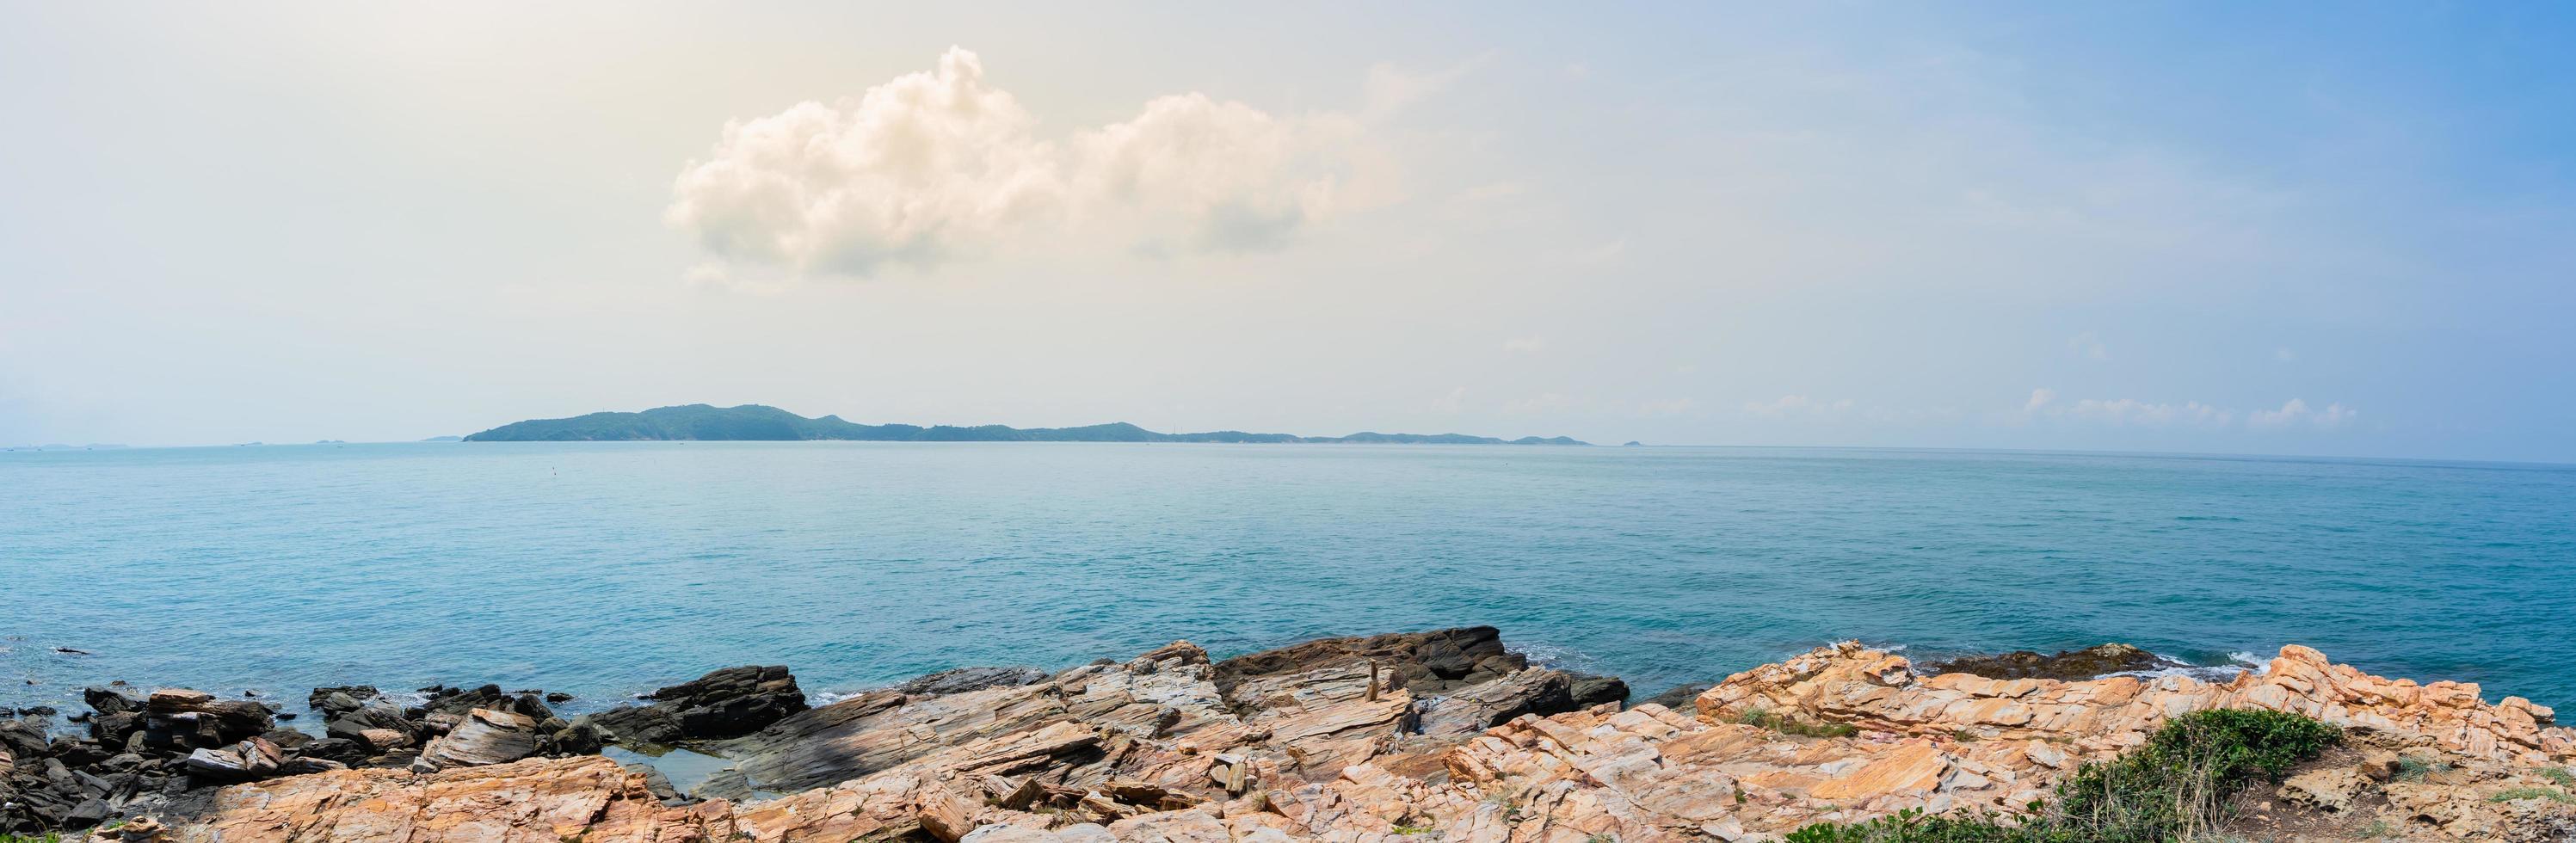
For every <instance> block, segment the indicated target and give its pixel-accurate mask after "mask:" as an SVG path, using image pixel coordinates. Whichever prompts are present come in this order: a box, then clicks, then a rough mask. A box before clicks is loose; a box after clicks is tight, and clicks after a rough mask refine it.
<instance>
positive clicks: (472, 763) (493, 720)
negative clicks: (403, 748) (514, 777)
mask: <svg viewBox="0 0 2576 843" xmlns="http://www.w3.org/2000/svg"><path fill="white" fill-rule="evenodd" d="M536 751H537V722H536V721H535V720H533V719H530V718H529V717H528V716H527V715H524V714H517V713H513V712H508V711H493V710H491V709H485V708H478V709H473V710H471V711H468V712H466V716H465V721H464V723H463V724H461V725H459V726H457V727H456V730H455V731H453V732H449V733H448V734H447V735H446V736H444V737H441V738H438V739H436V740H432V741H430V742H429V745H428V746H426V747H423V748H422V749H421V752H420V760H422V761H426V762H429V763H430V764H433V765H436V769H441V770H444V769H449V768H454V767H484V766H490V765H493V764H507V763H509V762H512V761H517V760H519V759H522V758H526V757H528V756H530V755H534V754H536Z"/></svg>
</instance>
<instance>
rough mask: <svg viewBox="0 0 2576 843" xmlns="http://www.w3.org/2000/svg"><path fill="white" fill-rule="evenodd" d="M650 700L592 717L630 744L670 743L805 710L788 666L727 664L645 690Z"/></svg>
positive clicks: (755, 727)
mask: <svg viewBox="0 0 2576 843" xmlns="http://www.w3.org/2000/svg"><path fill="white" fill-rule="evenodd" d="M645 699H649V700H654V701H655V702H654V703H653V704H651V705H645V706H619V707H617V708H615V709H611V710H609V711H606V712H602V713H600V714H597V715H593V716H591V717H590V718H588V720H589V721H590V722H591V723H593V724H595V725H597V726H598V727H599V728H601V729H603V730H606V731H607V732H608V733H609V734H610V736H612V737H613V738H614V739H616V740H618V741H623V742H626V743H646V744H670V743H678V742H681V741H694V740H716V739H722V738H735V737H741V736H743V735H747V734H750V733H752V732H756V731H759V730H760V729H762V728H763V727H766V726H768V725H770V724H772V723H776V722H778V721H779V720H781V719H783V718H786V717H788V716H789V715H793V714H796V713H797V712H801V711H804V710H805V692H804V691H803V690H801V689H799V688H797V687H796V677H795V676H794V675H792V674H790V673H788V671H787V668H785V667H778V666H771V667H728V668H725V669H722V670H718V671H714V672H711V673H708V674H707V675H705V676H701V677H698V678H696V679H694V680H691V681H688V682H683V683H680V684H678V685H673V686H670V687H668V688H663V689H661V690H659V691H654V692H653V693H650V694H646V695H645Z"/></svg>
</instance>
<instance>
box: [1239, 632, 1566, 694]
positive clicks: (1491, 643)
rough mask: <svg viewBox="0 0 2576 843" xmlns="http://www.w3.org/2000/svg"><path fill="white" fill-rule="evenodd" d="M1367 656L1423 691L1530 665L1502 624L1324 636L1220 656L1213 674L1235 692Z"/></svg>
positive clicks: (1487, 679) (1469, 682) (1400, 681)
mask: <svg viewBox="0 0 2576 843" xmlns="http://www.w3.org/2000/svg"><path fill="white" fill-rule="evenodd" d="M1368 661H1375V662H1377V663H1378V664H1379V666H1381V667H1383V668H1386V669H1387V670H1389V671H1390V672H1391V673H1393V675H1394V677H1395V680H1394V683H1393V684H1395V685H1396V686H1398V687H1402V688H1405V689H1407V690H1410V691H1412V692H1413V693H1414V694H1416V695H1421V696H1430V695H1437V694H1445V693H1449V692H1451V691H1455V690H1458V689H1460V688H1465V687H1469V686H1472V685H1480V684H1483V683H1486V682H1491V681H1494V680H1496V679H1500V678H1502V677H1504V676H1507V675H1510V674H1511V673H1512V672H1513V671H1517V670H1520V669H1521V668H1525V667H1528V666H1529V659H1527V658H1525V657H1523V656H1521V655H1520V654H1518V653H1514V652H1511V651H1508V650H1505V649H1503V635H1502V631H1501V630H1497V629H1495V628H1493V627H1490V626H1469V627H1459V628H1456V629H1435V630H1431V631H1428V632H1397V633H1389V634H1386V635H1370V636H1365V637H1351V638H1324V639H1319V640H1315V641H1308V642H1305V643H1303V644H1296V645H1292V646H1287V647H1281V648H1279V649H1276V650H1264V651H1262V652H1258V653H1253V654H1250V655H1244V656H1236V657H1234V658H1231V659H1226V660H1224V661H1221V662H1217V663H1216V676H1215V679H1216V686H1217V690H1218V691H1219V692H1221V693H1226V694H1232V693H1233V692H1234V688H1235V686H1236V685H1239V684H1242V683H1243V682H1244V680H1247V679H1254V678H1258V677H1263V676H1281V675H1286V674H1291V673H1303V672H1305V671H1309V670H1314V669H1317V668H1323V667H1335V666H1340V665H1346V664H1358V663H1363V662H1368Z"/></svg>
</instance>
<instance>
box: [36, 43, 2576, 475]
mask: <svg viewBox="0 0 2576 843" xmlns="http://www.w3.org/2000/svg"><path fill="white" fill-rule="evenodd" d="M389 5H390V4H317V5H313V6H309V7H290V6H279V5H264V4H263V5H252V4H221V5H210V4H192V5H179V4H128V3H117V4H94V3H50V2H45V3H38V2H10V3H6V4H5V5H0V10H4V11H5V15H6V25H4V26H0V121H5V122H0V444H14V443H25V442H129V443H136V444H190V443H222V442H233V441H248V440H264V441H269V442H291V441H311V440H315V439H322V438H335V439H350V440H382V439H414V438H420V437H426V436H432V435H439V434H461V433H467V432H471V431H474V430H478V429H482V428H485V427H490V426H494V425H497V424H501V423H504V422H509V421H514V420H518V419H522V418H531V417H552V416H563V415H572V414H577V413H582V412H588V411H593V410H602V409H625V410H633V409H643V408H646V407H653V406H660V405H666V404H678V403H692V402H709V403H716V404H733V403H744V402H757V403H766V404H774V405H777V406H780V407H784V408H787V409H790V410H793V411H796V412H800V413H804V414H806V415H822V414H825V413H837V414H839V415H841V416H843V417H845V418H848V419H851V420H853V421H862V422H887V421H903V422H915V423H986V422H993V423H1004V424H1014V425H1022V426H1030V425H1067V424H1086V423H1095V422H1104V421H1113V420H1127V421H1133V422H1136V423H1138V424H1142V425H1145V426H1147V427H1150V428H1155V429H1163V430H1170V429H1189V430H1203V429H1218V428H1235V429H1244V430H1260V431H1284V432H1295V433H1310V434H1340V433H1348V432H1352V431H1356V430H1363V429H1371V430H1382V431H1390V430H1401V431H1413V432H1443V431H1462V432H1471V433H1481V434H1492V435H1504V436H1519V435H1523V434H1542V435H1554V434H1567V435H1572V436H1577V437H1581V438H1585V439H1590V440H1594V441H1598V442H1612V443H1615V442H1620V441H1625V440H1629V439H1640V440H1645V441H1647V442H1650V443H1674V444H1822V445H1890V446H1945V447H1946V446H1964V447H2017V448H2088V449H2124V450H2126V449H2134V450H2188V451H2215V452H2253V453H2301V454H2308V453H2313V454H2353V455H2391V456H2423V457H2468V458H2493V459H2517V460H2552V461H2570V460H2576V376H2571V374H2570V372H2571V370H2576V340H2571V339H2570V335H2571V331H2570V322H2571V317H2576V170H2571V166H2570V165H2571V157H2576V51H2571V50H2569V49H2568V48H2567V45H2568V44H2569V43H2571V42H2576V6H2570V5H2566V4H2460V5H2456V6H2446V5H2438V4H2429V3H2404V4H2399V3H2380V4H2336V5H2317V4H2297V5H2292V6H2286V7H2279V8H2262V7H2252V6H2246V5H2243V4H2215V3H2208V4H2198V3H2181V4H2171V3H2167V4H2071V5H2074V6H2076V7H2077V8H2072V9H2060V8H2051V6H2057V5H2068V4H2038V3H2026V4H1988V3H1978V4H1962V5H1951V6H1947V7H1935V6H1930V5H1925V4H1912V3H1907V4H1885V5H1821V4H1794V5H1797V6H1799V7H1800V8H1795V9H1788V10H1783V9H1778V8H1773V6H1777V5H1784V4H1762V5H1746V6H1708V5H1701V4H1691V5H1681V6H1670V7H1630V8H1627V9H1624V10H1603V9H1601V8H1596V7H1595V6H1596V4H1551V5H1546V6H1498V5H1494V4H1486V3H1476V4H1462V5H1432V4H1398V5H1395V6H1392V7H1383V8H1374V7H1365V6H1357V5H1353V6H1329V5H1328V6H1322V7H1298V8H1295V9H1293V10H1291V9H1287V8H1285V7H1268V6H1260V7H1256V6H1238V5H1232V4H1225V5H1219V4H1162V5H1150V6H1148V5H1107V4H1089V3H1085V4H1045V5H1033V6H1028V7H1024V8H1016V9H1004V8H1001V7H990V6H982V5H977V6H973V7H968V8H960V9H949V8H936V7H942V6H946V5H948V4H918V3H916V4H902V5H888V6H884V7H879V8H873V9H854V8H851V7H849V6H847V5H845V4H828V5H814V6H800V5H792V4H695V5H685V6H661V5H651V4H638V3H622V2H621V3H613V4H602V5H580V4H571V3H545V4H521V3H511V4H496V5H489V6H477V5H473V4H418V5H415V6H413V7H411V8H409V9H408V10H397V9H392V8H386V7H385V6H389Z"/></svg>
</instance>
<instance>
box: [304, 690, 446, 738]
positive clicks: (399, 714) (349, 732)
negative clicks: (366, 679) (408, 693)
mask: <svg viewBox="0 0 2576 843" xmlns="http://www.w3.org/2000/svg"><path fill="white" fill-rule="evenodd" d="M326 704H332V703H330V702H328V701H326ZM370 731H378V732H397V733H400V734H402V735H403V736H404V738H405V739H407V740H417V739H418V737H419V735H420V734H421V733H422V731H423V729H422V726H421V724H419V723H417V722H414V721H412V720H411V719H410V718H407V717H405V716H403V708H402V706H400V705H397V704H395V703H394V701H392V700H388V699H384V698H381V697H379V698H374V699H369V700H367V701H366V702H364V703H361V704H360V705H359V706H358V707H356V708H352V709H348V710H346V711H342V712H340V713H338V714H335V715H332V716H331V718H330V719H329V720H328V721H326V722H325V723H324V724H323V733H324V734H326V735H329V736H331V737H335V738H348V739H351V740H360V741H365V740H366V739H365V738H364V737H362V735H363V734H364V733H366V732H370ZM367 743H369V744H370V745H373V744H374V742H373V741H367Z"/></svg>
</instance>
